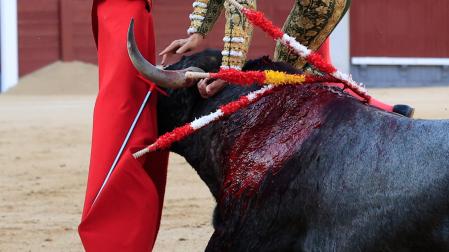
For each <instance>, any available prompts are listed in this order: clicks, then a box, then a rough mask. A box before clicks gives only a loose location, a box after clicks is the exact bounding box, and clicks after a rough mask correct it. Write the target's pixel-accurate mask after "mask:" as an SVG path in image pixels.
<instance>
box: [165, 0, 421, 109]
mask: <svg viewBox="0 0 449 252" xmlns="http://www.w3.org/2000/svg"><path fill="white" fill-rule="evenodd" d="M237 2H239V3H240V4H241V5H243V6H244V7H246V8H249V9H256V2H257V0H237ZM350 4H351V0H295V4H294V6H293V9H292V10H291V12H290V14H289V16H288V18H287V20H286V22H285V24H284V26H283V31H284V32H285V33H287V34H288V35H290V36H293V37H295V38H296V40H297V41H299V42H300V43H301V44H303V45H305V46H307V47H308V48H309V49H311V50H312V51H317V50H319V52H320V53H321V54H322V55H323V57H324V58H325V60H328V61H330V57H329V54H330V53H329V43H328V37H329V35H330V34H331V33H332V31H333V30H334V28H335V27H336V26H337V24H338V23H339V22H340V20H341V19H342V18H343V17H344V15H345V13H346V12H347V11H348V9H349V6H350ZM223 8H224V9H225V16H226V28H225V37H224V38H223V42H224V49H223V51H222V55H223V59H222V66H221V67H222V68H223V69H229V68H232V69H238V70H240V69H241V68H242V66H243V65H244V64H245V62H246V56H247V53H248V49H249V46H250V42H251V37H252V33H253V26H252V24H251V23H250V22H249V21H248V20H247V19H246V17H245V16H244V14H242V13H241V12H240V11H239V10H238V9H237V8H236V7H234V6H233V5H232V4H231V3H229V2H228V1H225V0H195V2H194V3H193V12H192V13H191V14H190V16H189V18H190V21H191V22H190V27H189V28H188V30H187V33H188V34H189V37H188V38H187V39H180V40H175V41H174V42H173V43H172V44H170V45H169V46H168V47H167V48H166V49H165V50H163V51H162V52H161V53H160V55H163V56H164V57H163V60H162V64H164V63H165V62H166V59H167V56H168V55H169V54H171V53H177V54H183V53H185V52H188V51H190V50H193V49H195V48H196V47H197V46H198V45H199V44H200V43H201V42H202V40H203V39H204V37H205V36H206V35H207V34H208V33H209V32H210V31H211V30H212V27H213V26H214V24H215V22H216V21H217V19H218V17H219V16H220V14H221V12H222V10H223ZM273 59H274V60H275V61H284V62H287V63H289V64H291V65H293V66H295V67H296V68H298V69H303V68H304V67H305V66H306V63H307V62H306V61H305V60H304V59H302V58H301V57H299V56H298V55H296V54H295V53H294V52H293V51H292V50H290V49H289V48H287V47H286V46H284V45H282V44H281V43H279V42H278V43H277V45H276V49H275V53H274V57H273ZM306 70H313V69H311V68H309V67H306ZM224 85H225V83H224V82H223V81H220V80H215V81H212V83H211V80H207V79H205V80H202V81H200V82H199V84H198V88H199V91H200V94H201V95H202V96H203V97H210V96H213V95H214V94H215V93H216V92H218V91H219V90H220V89H221V88H222V87H223V86H224ZM375 102H376V103H377V104H381V106H380V107H382V108H384V109H385V110H388V111H394V112H397V113H399V114H402V115H405V116H408V117H411V116H412V115H413V111H414V110H413V108H411V107H409V106H407V105H395V106H389V105H386V104H384V105H383V103H382V102H380V101H377V100H376V101H375Z"/></svg>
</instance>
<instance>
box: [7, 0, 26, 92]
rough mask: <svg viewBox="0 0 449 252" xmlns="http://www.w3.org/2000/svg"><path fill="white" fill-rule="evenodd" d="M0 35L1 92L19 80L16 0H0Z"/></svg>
mask: <svg viewBox="0 0 449 252" xmlns="http://www.w3.org/2000/svg"><path fill="white" fill-rule="evenodd" d="M30 2H31V1H30ZM0 36H1V39H0V43H1V45H0V48H1V71H0V73H1V92H5V91H6V90H8V89H9V88H11V87H13V86H15V85H16V84H17V82H18V81H19V55H18V54H19V51H18V34H17V0H0Z"/></svg>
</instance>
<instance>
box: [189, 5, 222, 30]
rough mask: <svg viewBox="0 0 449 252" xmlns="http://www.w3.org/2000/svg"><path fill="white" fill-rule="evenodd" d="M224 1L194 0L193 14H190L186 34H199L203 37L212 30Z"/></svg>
mask: <svg viewBox="0 0 449 252" xmlns="http://www.w3.org/2000/svg"><path fill="white" fill-rule="evenodd" d="M223 4H224V0H196V1H195V2H193V12H192V13H191V14H190V16H189V18H190V27H189V29H188V30H187V33H188V34H193V33H200V34H202V35H203V36H205V35H206V34H207V33H209V31H210V30H212V27H213V26H214V24H215V22H216V21H217V19H218V17H219V16H220V14H221V11H222V9H223Z"/></svg>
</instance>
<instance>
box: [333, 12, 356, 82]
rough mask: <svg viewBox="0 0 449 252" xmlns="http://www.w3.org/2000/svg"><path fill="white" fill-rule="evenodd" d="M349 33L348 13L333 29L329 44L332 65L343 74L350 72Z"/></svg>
mask: <svg viewBox="0 0 449 252" xmlns="http://www.w3.org/2000/svg"><path fill="white" fill-rule="evenodd" d="M349 32H350V27H349V12H348V13H347V14H346V16H345V17H343V19H342V20H341V21H340V23H339V24H338V26H337V27H336V28H335V30H334V32H333V33H332V35H331V42H330V43H331V49H330V50H331V57H332V63H333V64H334V65H335V66H336V67H337V68H338V70H340V71H342V72H343V73H349V72H350V70H351V59H350V51H349V49H350V43H349V41H350V40H349Z"/></svg>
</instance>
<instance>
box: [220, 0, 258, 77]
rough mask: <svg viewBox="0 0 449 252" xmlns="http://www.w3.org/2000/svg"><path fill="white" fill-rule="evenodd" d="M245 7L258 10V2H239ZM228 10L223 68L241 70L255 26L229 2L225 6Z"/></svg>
mask: <svg viewBox="0 0 449 252" xmlns="http://www.w3.org/2000/svg"><path fill="white" fill-rule="evenodd" d="M238 2H239V3H240V4H242V5H243V6H244V7H247V8H250V9H256V0H238ZM224 6H225V10H226V12H225V13H226V30H225V37H224V38H223V41H224V49H223V51H222V55H223V61H222V66H221V67H222V68H224V69H229V68H232V69H237V70H240V69H241V68H242V67H243V65H244V64H245V61H246V55H247V53H248V48H249V45H250V42H251V37H252V34H253V26H252V25H251V23H250V22H249V21H248V20H247V19H246V17H245V15H243V14H242V13H241V12H240V11H239V10H238V9H236V8H235V7H234V6H233V5H232V4H230V3H229V2H225V4H224Z"/></svg>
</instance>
